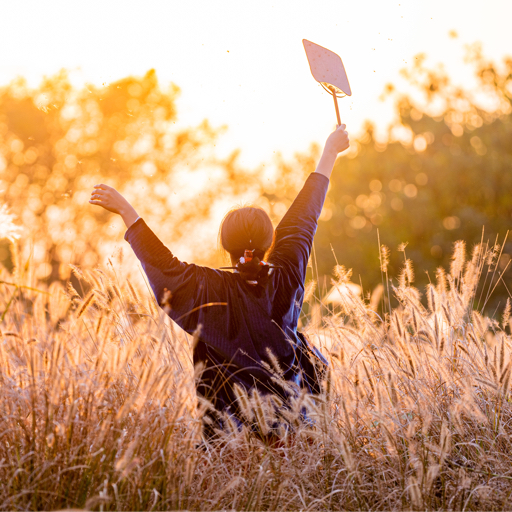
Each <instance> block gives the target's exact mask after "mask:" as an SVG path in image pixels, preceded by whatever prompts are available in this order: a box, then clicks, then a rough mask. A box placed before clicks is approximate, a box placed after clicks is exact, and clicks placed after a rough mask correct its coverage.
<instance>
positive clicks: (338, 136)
mask: <svg viewBox="0 0 512 512" xmlns="http://www.w3.org/2000/svg"><path fill="white" fill-rule="evenodd" d="M345 128H346V125H344V124H340V125H338V126H337V127H336V130H334V131H333V132H332V133H331V134H330V135H329V137H328V138H327V141H326V142H325V149H326V150H329V149H330V150H332V151H335V152H336V154H338V153H341V152H342V151H345V150H346V149H348V148H349V146H350V140H349V138H348V132H347V131H346V130H345Z"/></svg>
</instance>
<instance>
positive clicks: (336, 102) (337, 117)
mask: <svg viewBox="0 0 512 512" xmlns="http://www.w3.org/2000/svg"><path fill="white" fill-rule="evenodd" d="M332 97H333V98H334V108H335V109H336V119H337V120H338V126H339V125H340V124H341V119H340V110H339V108H338V98H337V97H336V93H335V92H334V91H333V93H332Z"/></svg>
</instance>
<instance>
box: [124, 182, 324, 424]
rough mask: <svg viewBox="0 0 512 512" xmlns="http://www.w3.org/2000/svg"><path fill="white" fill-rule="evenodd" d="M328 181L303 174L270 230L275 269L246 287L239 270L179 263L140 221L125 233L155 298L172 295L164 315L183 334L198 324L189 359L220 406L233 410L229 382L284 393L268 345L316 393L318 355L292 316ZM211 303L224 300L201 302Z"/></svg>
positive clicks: (203, 391) (290, 376)
mask: <svg viewBox="0 0 512 512" xmlns="http://www.w3.org/2000/svg"><path fill="white" fill-rule="evenodd" d="M328 185H329V179H328V178H327V177H326V176H324V175H322V174H319V173H312V174H311V175H310V176H309V177H308V179H307V180H306V182H305V184H304V187H303V188H302V190H301V191H300V193H299V194H298V196H297V197H296V199H295V201H294V202H293V204H292V205H291V206H290V208H289V209H288V212H287V213H286V215H285V216H284V217H283V219H282V220H281V222H280V223H279V225H278V226H277V228H276V232H275V243H274V248H273V250H272V252H271V254H270V256H269V258H268V263H270V264H273V265H276V266H279V267H281V268H280V269H274V270H273V271H272V272H271V274H270V278H269V279H268V281H267V282H266V283H265V285H264V286H263V285H260V284H258V285H251V284H249V283H247V282H245V281H244V280H242V279H241V277H240V275H239V274H238V273H232V272H226V271H223V270H216V269H213V268H208V267H201V266H198V265H194V264H189V263H185V262H182V261H180V260H179V259H178V258H176V257H175V256H174V255H173V254H172V253H171V251H169V249H167V248H166V247H165V246H164V245H163V244H162V242H160V240H159V239H158V238H157V237H156V235H155V234H154V233H153V232H152V231H151V230H150V229H149V227H148V226H147V225H146V223H145V222H144V221H143V220H142V219H138V220H137V221H136V222H135V223H134V224H133V225H132V226H130V228H129V229H128V230H127V232H126V235H125V239H126V240H127V241H128V242H129V243H130V245H131V247H132V249H133V251H134V252H135V254H136V256H137V258H138V259H139V260H140V262H141V263H142V267H143V268H144V271H145V273H146V275H147V277H148V279H149V283H150V285H151V288H152V289H153V292H154V294H155V297H156V299H157V301H158V303H159V304H160V305H161V306H163V305H164V303H165V298H164V297H165V292H166V290H168V291H170V292H171V294H172V295H171V300H170V306H171V310H170V312H169V316H170V317H171V318H172V319H173V320H174V321H175V322H176V323H177V324H178V325H179V326H180V327H182V328H183V329H184V330H185V331H186V332H188V333H189V334H192V333H193V332H194V331H195V330H196V328H197V327H198V325H199V324H201V331H200V333H201V334H200V339H199V341H198V343H197V345H196V347H195V349H194V363H195V364H198V363H200V362H202V363H203V365H204V370H203V372H202V375H201V379H200V382H199V384H198V387H197V392H198V394H199V395H202V396H204V397H205V398H207V399H208V400H210V401H211V402H212V404H213V405H214V406H215V408H216V409H217V410H218V411H226V412H230V413H233V414H235V415H237V411H238V407H237V405H236V397H235V394H234V392H233V385H234V384H235V383H237V384H238V385H240V386H242V387H243V388H245V389H247V390H250V389H252V388H257V389H258V390H259V391H260V392H262V393H269V392H273V393H277V394H280V395H284V397H283V398H285V399H286V395H287V393H286V391H284V389H283V388H282V387H281V386H279V384H277V383H276V379H275V373H273V372H272V371H269V369H268V366H267V365H270V366H272V362H271V360H270V358H269V354H268V352H269V351H271V352H272V354H273V355H274V356H275V357H276V358H277V360H278V361H279V365H280V367H281V370H282V372H283V373H284V378H285V379H286V380H287V381H293V382H295V383H296V384H298V385H299V386H301V387H304V388H306V389H307V390H308V391H309V392H312V393H318V392H319V391H320V390H319V383H318V379H317V377H316V374H315V367H314V365H313V364H312V360H313V359H314V358H315V356H314V355H313V354H312V351H314V352H315V353H316V354H317V355H316V357H320V358H321V355H320V354H319V353H318V351H315V349H313V348H312V347H311V346H309V345H308V342H307V341H306V339H305V338H304V336H303V335H301V333H299V332H297V322H298V320H299V314H300V312H301V308H302V301H303V298H304V281H305V278H306V269H307V265H308V260H309V255H310V252H311V247H312V244H313V237H314V236H315V232H316V228H317V221H318V217H319V215H320V212H321V210H322V206H323V204H324V200H325V195H326V193H327V187H328ZM247 249H251V248H250V247H248V248H247ZM167 295H168V294H167ZM216 302H217V303H218V302H221V303H226V305H212V306H205V307H200V306H203V305H206V304H211V303H216ZM264 363H266V364H264Z"/></svg>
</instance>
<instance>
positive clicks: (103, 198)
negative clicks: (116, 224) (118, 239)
mask: <svg viewBox="0 0 512 512" xmlns="http://www.w3.org/2000/svg"><path fill="white" fill-rule="evenodd" d="M89 203H90V204H95V205H97V206H101V207H102V208H105V210H108V211H109V212H112V213H117V214H118V215H121V217H122V218H123V220H124V223H125V224H126V227H127V228H129V227H130V226H131V225H132V224H133V223H134V222H135V221H136V220H137V218H138V217H139V216H138V214H137V212H136V211H135V208H133V206H132V205H131V204H130V203H129V202H128V201H127V200H126V199H125V198H124V197H123V196H122V195H121V194H120V193H119V192H118V191H117V190H116V189H115V188H113V187H109V186H108V185H104V184H101V185H94V190H93V191H92V192H91V198H90V199H89Z"/></svg>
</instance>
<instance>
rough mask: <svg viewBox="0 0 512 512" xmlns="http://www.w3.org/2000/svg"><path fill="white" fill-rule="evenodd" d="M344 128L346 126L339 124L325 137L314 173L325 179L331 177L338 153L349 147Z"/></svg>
mask: <svg viewBox="0 0 512 512" xmlns="http://www.w3.org/2000/svg"><path fill="white" fill-rule="evenodd" d="M345 128H346V126H345V125H344V124H340V125H339V126H338V127H337V128H336V130H334V131H333V132H332V133H331V134H330V135H329V137H327V140H326V141H325V146H324V151H323V153H322V157H321V158H320V161H319V162H318V165H317V168H316V171H315V172H317V173H319V174H323V175H324V176H326V177H327V178H330V177H331V173H332V169H333V167H334V163H335V162H336V157H337V156H338V153H341V152H342V151H345V149H348V147H349V146H350V140H349V138H348V133H347V131H346V130H345Z"/></svg>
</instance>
